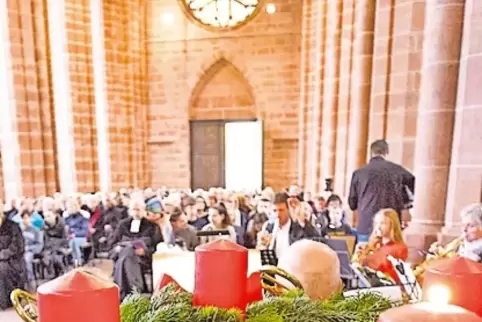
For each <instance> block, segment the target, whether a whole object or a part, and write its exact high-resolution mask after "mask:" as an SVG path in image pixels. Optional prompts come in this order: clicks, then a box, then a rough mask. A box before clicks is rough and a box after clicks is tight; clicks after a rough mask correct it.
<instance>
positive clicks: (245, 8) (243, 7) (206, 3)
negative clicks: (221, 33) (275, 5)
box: [180, 0, 262, 29]
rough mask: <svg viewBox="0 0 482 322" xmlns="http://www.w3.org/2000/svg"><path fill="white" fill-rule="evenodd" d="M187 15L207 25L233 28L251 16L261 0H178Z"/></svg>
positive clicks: (255, 11)
mask: <svg viewBox="0 0 482 322" xmlns="http://www.w3.org/2000/svg"><path fill="white" fill-rule="evenodd" d="M180 1H181V3H182V5H183V6H184V8H185V9H186V12H187V14H188V15H190V16H191V18H193V19H194V20H195V21H197V22H199V23H201V24H202V25H204V26H207V27H214V28H218V29H233V28H236V27H238V26H241V25H243V24H244V23H246V22H247V21H249V20H250V19H251V18H253V17H254V16H255V15H256V14H257V13H258V12H259V10H260V7H261V6H260V2H261V1H262V0H180Z"/></svg>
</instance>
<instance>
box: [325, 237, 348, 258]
mask: <svg viewBox="0 0 482 322" xmlns="http://www.w3.org/2000/svg"><path fill="white" fill-rule="evenodd" d="M326 244H327V245H328V246H330V248H331V249H333V250H334V251H335V252H337V253H338V252H344V253H347V254H350V252H349V250H348V245H347V243H346V240H343V239H326Z"/></svg>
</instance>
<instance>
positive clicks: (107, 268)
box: [0, 261, 112, 322]
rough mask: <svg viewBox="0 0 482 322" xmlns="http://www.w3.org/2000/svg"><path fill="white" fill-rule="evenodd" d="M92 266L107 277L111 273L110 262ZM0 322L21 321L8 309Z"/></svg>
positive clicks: (2, 313) (97, 263) (0, 314)
mask: <svg viewBox="0 0 482 322" xmlns="http://www.w3.org/2000/svg"><path fill="white" fill-rule="evenodd" d="M89 266H91V265H89ZM94 266H95V267H96V268H99V269H100V270H102V271H103V272H105V273H106V274H108V275H110V274H111V272H112V262H111V261H96V262H95V265H94ZM0 322H22V319H20V318H19V317H18V315H17V313H16V312H15V310H13V309H9V310H7V311H0Z"/></svg>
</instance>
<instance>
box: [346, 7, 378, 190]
mask: <svg viewBox="0 0 482 322" xmlns="http://www.w3.org/2000/svg"><path fill="white" fill-rule="evenodd" d="M375 2H376V1H372V0H358V1H356V7H355V40H354V44H353V46H354V47H353V70H352V79H351V102H350V118H349V130H348V156H347V171H346V174H347V175H346V179H347V185H346V193H345V195H348V189H349V187H350V180H351V175H352V173H353V171H355V170H356V169H357V168H359V167H360V166H362V165H363V164H365V162H366V146H367V139H368V120H369V111H370V92H371V78H372V59H373V34H374V27H375V7H376V4H375Z"/></svg>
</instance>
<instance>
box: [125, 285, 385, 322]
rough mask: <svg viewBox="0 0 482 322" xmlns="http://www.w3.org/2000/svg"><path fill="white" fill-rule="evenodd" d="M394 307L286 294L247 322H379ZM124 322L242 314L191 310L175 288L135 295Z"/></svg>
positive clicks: (234, 320)
mask: <svg viewBox="0 0 482 322" xmlns="http://www.w3.org/2000/svg"><path fill="white" fill-rule="evenodd" d="M392 306H393V303H392V302H391V301H390V300H388V299H386V298H384V297H383V296H381V295H380V294H378V293H366V294H361V295H359V296H357V297H350V298H343V297H342V296H339V295H338V296H334V297H333V298H331V299H329V300H325V301H313V300H311V299H309V298H308V297H306V296H305V295H304V294H303V293H302V292H300V291H292V292H287V293H285V294H284V295H282V296H280V297H269V298H266V299H264V300H263V301H261V302H257V303H253V304H251V305H250V306H249V307H248V309H247V313H246V320H245V321H246V322H315V321H316V322H376V321H377V319H378V317H379V315H380V314H381V313H382V312H383V311H385V310H387V309H389V308H391V307H392ZM121 319H122V322H240V321H242V318H241V313H240V312H239V311H237V310H225V309H219V308H215V307H203V308H196V307H193V306H192V296H191V294H189V293H187V292H185V291H182V290H178V289H176V287H175V286H174V285H172V284H170V285H168V286H166V287H165V288H163V289H162V290H161V291H160V292H159V293H157V294H155V295H154V296H152V297H151V298H150V299H149V298H147V297H144V296H142V295H140V294H132V295H130V296H129V297H127V298H126V299H125V300H124V302H123V303H122V305H121Z"/></svg>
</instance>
